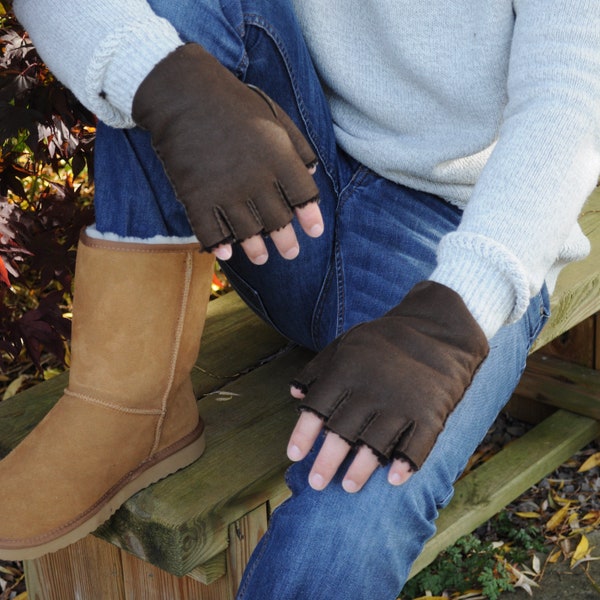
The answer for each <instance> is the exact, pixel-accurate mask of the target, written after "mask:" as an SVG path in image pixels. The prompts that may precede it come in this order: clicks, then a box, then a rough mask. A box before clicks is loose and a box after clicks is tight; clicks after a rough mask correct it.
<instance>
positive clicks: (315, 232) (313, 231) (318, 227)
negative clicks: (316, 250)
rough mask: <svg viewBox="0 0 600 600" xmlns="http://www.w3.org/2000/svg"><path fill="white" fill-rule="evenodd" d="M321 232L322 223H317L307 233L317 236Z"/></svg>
mask: <svg viewBox="0 0 600 600" xmlns="http://www.w3.org/2000/svg"><path fill="white" fill-rule="evenodd" d="M322 233H323V225H321V224H320V223H318V224H317V225H313V226H312V227H311V228H310V231H309V235H310V236H311V237H319V236H320V235H321V234H322Z"/></svg>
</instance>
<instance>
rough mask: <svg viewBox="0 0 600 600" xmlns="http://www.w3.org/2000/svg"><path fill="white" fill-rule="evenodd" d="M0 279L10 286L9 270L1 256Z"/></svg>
mask: <svg viewBox="0 0 600 600" xmlns="http://www.w3.org/2000/svg"><path fill="white" fill-rule="evenodd" d="M0 281H2V283H5V284H6V285H7V286H8V287H10V279H9V278H8V271H7V270H6V267H5V266H4V261H3V260H2V258H0Z"/></svg>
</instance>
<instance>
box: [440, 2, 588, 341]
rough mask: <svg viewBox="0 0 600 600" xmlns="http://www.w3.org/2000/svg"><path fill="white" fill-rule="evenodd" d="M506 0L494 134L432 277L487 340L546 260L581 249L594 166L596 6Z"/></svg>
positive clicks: (510, 317)
mask: <svg viewBox="0 0 600 600" xmlns="http://www.w3.org/2000/svg"><path fill="white" fill-rule="evenodd" d="M514 5H515V10H516V22H515V30H514V37H513V43H512V48H511V57H510V64H509V73H508V87H507V94H508V102H507V105H506V109H505V111H504V118H503V122H502V125H501V128H500V132H499V137H498V141H497V144H496V146H495V148H494V150H493V152H492V154H491V156H490V158H489V160H488V163H487V164H486V166H485V168H484V170H483V172H482V175H481V177H480V179H479V181H478V182H477V185H476V187H475V190H474V193H473V196H472V198H471V199H470V201H469V203H468V205H467V207H466V209H465V212H464V215H463V218H462V221H461V224H460V226H459V227H458V230H457V231H456V232H455V233H452V234H450V235H448V236H446V237H445V238H444V239H443V240H442V243H441V244H440V247H439V250H438V261H439V262H438V267H437V269H436V270H435V272H434V273H433V275H432V276H431V279H433V280H434V281H438V282H440V283H443V284H445V285H447V286H449V287H451V288H452V289H454V290H456V291H457V292H458V293H459V294H460V295H461V296H462V298H463V300H464V301H465V302H466V304H467V306H468V307H469V309H470V310H471V312H472V313H473V315H474V316H475V318H476V319H477V321H478V322H479V324H480V325H481V326H482V328H483V330H484V331H485V332H486V334H487V336H488V338H490V337H492V336H493V334H494V333H495V332H496V331H497V330H498V329H499V328H500V327H501V326H502V325H503V324H506V323H510V322H513V321H515V320H517V319H519V318H520V317H521V316H522V315H523V313H524V311H525V310H526V308H527V306H528V304H529V299H530V297H531V296H532V295H534V294H536V293H537V292H538V291H539V289H540V288H541V286H542V284H543V283H544V280H545V279H547V278H548V274H549V271H550V269H551V267H552V266H553V265H555V264H556V263H557V262H560V261H561V259H564V262H568V261H569V260H573V259H576V258H582V257H583V256H584V255H585V254H586V253H587V251H588V243H587V240H586V239H585V238H584V237H583V235H582V234H581V233H580V232H579V230H578V228H577V225H576V222H577V217H578V215H579V213H580V211H581V208H582V205H583V203H584V202H585V200H586V198H587V197H588V195H589V194H590V193H591V191H592V190H593V188H594V187H595V185H596V183H597V180H598V173H599V171H600V35H599V32H600V5H599V4H598V3H597V2H595V1H594V0H581V1H580V2H570V1H569V0H551V1H550V0H517V1H516V2H515V3H514ZM578 232H579V235H577V234H578ZM561 253H562V254H561ZM550 283H552V282H550Z"/></svg>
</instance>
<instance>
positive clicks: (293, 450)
mask: <svg viewBox="0 0 600 600" xmlns="http://www.w3.org/2000/svg"><path fill="white" fill-rule="evenodd" d="M287 455H288V458H289V459H290V460H293V461H298V460H302V450H300V448H298V446H296V444H292V445H291V446H290V447H289V448H288V452H287Z"/></svg>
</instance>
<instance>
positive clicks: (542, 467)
mask: <svg viewBox="0 0 600 600" xmlns="http://www.w3.org/2000/svg"><path fill="white" fill-rule="evenodd" d="M599 434H600V423H599V422H598V421H596V420H594V419H590V418H589V417H583V416H581V415H576V414H574V413H570V412H567V411H564V410H560V411H557V412H556V413H554V414H553V415H552V416H550V417H549V418H548V419H546V420H545V421H543V422H542V423H540V424H539V425H537V426H536V427H535V428H534V429H532V430H530V431H529V432H527V433H526V434H525V435H524V436H522V437H521V438H518V439H517V440H515V441H514V442H512V443H511V444H509V445H508V446H506V447H505V448H504V449H503V450H501V451H500V452H499V453H498V454H496V455H495V456H493V457H492V458H491V459H490V460H489V461H488V462H486V463H484V464H483V465H481V466H480V467H478V468H477V469H475V470H474V471H472V472H471V473H469V474H468V475H466V476H465V477H464V478H463V479H461V480H460V481H458V483H457V484H456V486H455V493H454V498H453V499H452V501H451V503H450V504H449V505H448V506H447V507H446V508H445V509H443V510H442V511H441V512H440V516H439V518H438V520H437V529H438V533H437V534H436V535H435V536H434V537H433V538H432V539H431V540H429V542H427V544H426V545H425V548H424V550H423V552H422V553H421V555H420V556H419V558H418V559H417V560H416V562H415V564H414V566H413V569H412V571H411V576H413V575H415V574H416V573H418V572H419V571H420V570H421V569H423V568H425V567H426V566H427V565H428V564H430V563H431V562H433V560H434V559H435V557H436V556H437V555H438V554H439V553H440V552H441V551H442V550H444V549H446V548H447V547H448V546H450V545H452V544H453V543H454V542H455V541H456V540H457V539H458V538H459V537H461V536H463V535H466V534H467V533H470V532H471V531H473V530H474V529H476V528H477V527H479V525H481V524H482V523H485V521H487V520H488V519H490V518H491V517H493V516H494V515H495V514H496V513H498V512H499V511H501V510H502V508H504V507H505V506H506V505H507V504H509V503H510V502H511V501H512V500H514V499H515V498H517V497H518V496H519V495H521V494H522V493H523V492H524V491H526V490H527V489H529V488H530V487H531V486H532V485H534V484H535V483H537V482H538V481H540V480H541V479H542V478H543V477H544V476H545V475H547V474H548V473H550V472H551V471H553V470H554V469H555V468H557V467H558V466H559V465H561V464H562V463H563V462H564V461H565V460H567V459H568V458H569V457H571V456H572V455H573V454H574V453H575V452H577V450H579V449H581V448H582V447H583V446H585V445H586V444H588V443H589V442H591V441H592V440H593V439H594V438H596V437H597V436H598V435H599Z"/></svg>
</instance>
